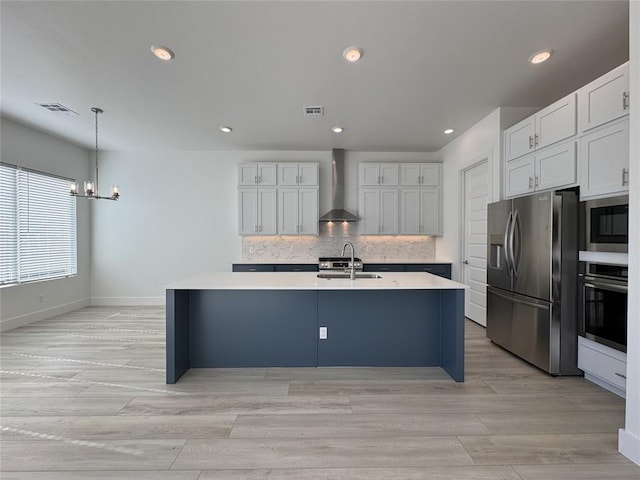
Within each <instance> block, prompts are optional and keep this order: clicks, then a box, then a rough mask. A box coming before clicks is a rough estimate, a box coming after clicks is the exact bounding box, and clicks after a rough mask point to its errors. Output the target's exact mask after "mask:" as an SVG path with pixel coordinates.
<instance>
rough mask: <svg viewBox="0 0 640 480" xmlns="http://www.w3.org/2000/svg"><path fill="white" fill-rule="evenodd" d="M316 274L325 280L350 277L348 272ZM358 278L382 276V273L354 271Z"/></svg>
mask: <svg viewBox="0 0 640 480" xmlns="http://www.w3.org/2000/svg"><path fill="white" fill-rule="evenodd" d="M316 276H317V277H318V278H326V279H327V280H331V279H332V278H349V277H350V275H349V274H348V273H319V274H318V275H316ZM359 278H382V275H378V274H377V273H356V280H357V279H359Z"/></svg>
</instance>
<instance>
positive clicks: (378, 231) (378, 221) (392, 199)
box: [358, 188, 398, 235]
mask: <svg viewBox="0 0 640 480" xmlns="http://www.w3.org/2000/svg"><path fill="white" fill-rule="evenodd" d="M359 214H360V221H359V222H358V223H359V229H360V234H363V235H395V234H397V233H398V189H397V188H362V189H360V194H359Z"/></svg>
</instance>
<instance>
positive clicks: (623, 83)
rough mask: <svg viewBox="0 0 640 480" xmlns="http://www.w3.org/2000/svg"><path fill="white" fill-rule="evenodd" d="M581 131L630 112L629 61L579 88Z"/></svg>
mask: <svg viewBox="0 0 640 480" xmlns="http://www.w3.org/2000/svg"><path fill="white" fill-rule="evenodd" d="M578 106H579V123H580V131H582V132H584V131H586V130H590V129H592V128H595V127H598V126H600V125H604V124H605V123H607V122H610V121H612V120H615V119H616V118H620V117H622V116H624V115H627V114H628V113H629V63H628V62H627V63H625V64H623V65H620V66H619V67H618V68H615V69H613V70H611V71H610V72H609V73H607V74H605V75H603V76H602V77H600V78H598V79H597V80H594V81H593V82H591V83H589V84H587V85H585V86H584V87H582V88H581V89H580V90H578Z"/></svg>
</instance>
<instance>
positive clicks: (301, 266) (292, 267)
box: [274, 263, 318, 272]
mask: <svg viewBox="0 0 640 480" xmlns="http://www.w3.org/2000/svg"><path fill="white" fill-rule="evenodd" d="M274 267H275V269H274V271H276V272H317V271H318V264H317V263H291V264H282V265H274Z"/></svg>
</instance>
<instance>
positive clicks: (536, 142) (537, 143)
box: [533, 133, 540, 146]
mask: <svg viewBox="0 0 640 480" xmlns="http://www.w3.org/2000/svg"><path fill="white" fill-rule="evenodd" d="M533 139H534V140H535V141H534V142H533V144H534V145H536V146H537V145H539V144H540V137H539V136H538V134H537V133H536V134H535V135H534V136H533Z"/></svg>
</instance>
